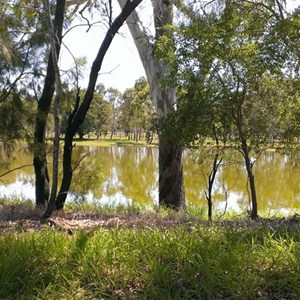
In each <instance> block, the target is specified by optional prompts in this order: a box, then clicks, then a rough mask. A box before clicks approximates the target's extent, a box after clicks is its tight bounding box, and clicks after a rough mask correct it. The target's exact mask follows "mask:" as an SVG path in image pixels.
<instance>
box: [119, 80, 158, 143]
mask: <svg viewBox="0 0 300 300" xmlns="http://www.w3.org/2000/svg"><path fill="white" fill-rule="evenodd" d="M120 111H121V115H120V122H121V124H122V125H123V127H124V129H125V131H127V132H128V134H129V133H130V132H131V131H133V132H134V139H135V140H136V141H138V139H139V138H140V135H141V133H142V132H146V133H147V134H148V135H151V126H152V125H153V124H152V123H153V120H154V116H155V111H154V108H153V105H152V102H151V98H150V89H149V86H148V84H147V81H146V79H145V78H143V77H142V78H140V79H138V80H137V81H136V82H135V85H134V87H133V88H130V89H127V90H125V92H124V94H123V103H122V105H121V107H120ZM128 138H129V136H128ZM150 139H151V136H149V140H150Z"/></svg>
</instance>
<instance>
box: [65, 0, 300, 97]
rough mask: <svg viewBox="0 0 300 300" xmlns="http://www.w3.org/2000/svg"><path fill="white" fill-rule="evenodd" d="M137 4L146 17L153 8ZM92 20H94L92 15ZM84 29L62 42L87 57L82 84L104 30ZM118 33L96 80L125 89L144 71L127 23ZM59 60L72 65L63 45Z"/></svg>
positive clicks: (290, 3)
mask: <svg viewBox="0 0 300 300" xmlns="http://www.w3.org/2000/svg"><path fill="white" fill-rule="evenodd" d="M115 5H117V3H115ZM298 5H300V0H287V8H288V9H292V8H294V7H296V6H298ZM140 6H141V7H140V11H142V12H144V16H143V17H142V18H143V19H145V15H148V18H149V15H150V14H151V10H152V9H151V4H150V3H149V1H147V0H146V2H144V3H143V2H142V4H141V5H140ZM117 8H118V7H117ZM146 18H147V16H146ZM94 20H96V18H95V17H94ZM148 22H149V24H150V21H148ZM86 30H87V27H77V28H75V29H73V30H71V31H70V32H69V33H68V34H67V35H66V36H65V38H64V43H65V44H66V45H67V46H68V48H69V49H70V50H72V54H73V56H74V57H83V56H85V57H86V58H87V65H86V68H85V71H84V74H85V76H84V78H83V79H82V80H81V81H80V83H79V85H80V87H81V88H86V87H87V83H88V77H89V70H90V68H91V66H92V63H93V61H94V59H95V57H96V54H97V52H98V49H99V47H100V45H101V43H102V40H103V38H104V34H105V29H104V27H103V25H102V26H100V25H95V26H94V27H92V28H91V29H90V30H89V31H88V32H86ZM120 33H121V34H117V35H116V36H115V37H114V39H113V42H112V44H111V45H110V47H109V50H108V52H107V54H106V56H105V58H104V61H103V65H102V68H101V70H100V75H99V78H98V83H103V84H104V85H105V87H106V88H109V87H113V88H117V89H118V90H119V91H120V92H124V90H125V89H126V88H131V87H132V86H133V85H134V83H135V81H136V80H137V79H138V78H140V77H141V76H145V72H144V68H143V66H142V64H141V61H140V58H139V55H138V52H137V50H136V47H135V45H134V42H133V40H132V38H131V35H130V33H129V30H128V28H127V25H126V24H124V25H123V26H122V28H121V30H120ZM60 64H61V68H62V69H68V68H69V67H70V66H71V65H74V62H73V58H72V56H71V55H70V54H69V53H68V51H67V49H66V48H64V49H63V50H62V55H61V63H60Z"/></svg>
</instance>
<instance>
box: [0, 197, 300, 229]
mask: <svg viewBox="0 0 300 300" xmlns="http://www.w3.org/2000/svg"><path fill="white" fill-rule="evenodd" d="M39 215H40V213H39V212H37V211H36V210H33V209H32V208H31V207H29V206H28V205H23V204H16V205H11V204H9V205H7V204H3V203H0V234H1V233H6V232H27V231H35V230H42V229H44V228H48V227H49V226H50V227H53V229H57V230H62V231H66V232H67V233H68V234H72V233H73V232H74V231H76V230H79V229H80V230H85V231H87V232H89V231H91V230H93V229H97V228H121V227H129V228H135V227H151V228H162V229H163V228H169V227H172V226H176V225H182V226H188V227H191V228H193V227H194V226H195V225H203V226H211V224H210V223H209V222H207V221H205V220H203V219H200V218H197V217H196V216H193V215H190V214H185V213H175V212H169V213H167V214H160V213H155V212H148V213H141V212H140V211H136V212H134V211H133V212H114V211H112V212H107V211H106V212H103V213H101V212H100V213H99V212H89V211H84V212H83V211H78V210H74V211H68V212H64V211H59V212H54V214H53V215H52V217H51V218H50V219H49V220H47V222H46V223H45V224H41V222H40V219H39ZM214 225H215V226H222V225H226V227H228V226H230V227H231V228H233V229H236V230H241V229H258V228H261V227H267V228H269V229H274V230H275V229H277V228H279V227H293V228H295V227H296V228H297V227H298V228H300V215H298V214H294V215H293V216H290V217H282V218H272V219H267V218H259V219H258V220H256V221H252V220H250V219H247V218H243V219H238V220H237V219H231V220H218V221H215V222H214Z"/></svg>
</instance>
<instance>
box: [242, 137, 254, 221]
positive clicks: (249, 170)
mask: <svg viewBox="0 0 300 300" xmlns="http://www.w3.org/2000/svg"><path fill="white" fill-rule="evenodd" d="M242 151H243V156H244V161H245V166H246V170H247V175H248V179H249V185H250V194H251V204H252V207H251V219H252V220H254V219H257V218H258V208H257V196H256V188H255V180H254V174H253V170H252V169H253V163H251V159H250V155H249V150H248V147H247V144H246V143H245V142H243V145H242Z"/></svg>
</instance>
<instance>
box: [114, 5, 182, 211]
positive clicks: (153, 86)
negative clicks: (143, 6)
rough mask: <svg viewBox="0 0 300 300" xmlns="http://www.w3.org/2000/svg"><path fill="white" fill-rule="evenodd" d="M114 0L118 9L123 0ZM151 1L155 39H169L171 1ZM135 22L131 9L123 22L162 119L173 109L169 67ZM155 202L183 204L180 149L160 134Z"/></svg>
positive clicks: (173, 92)
mask: <svg viewBox="0 0 300 300" xmlns="http://www.w3.org/2000/svg"><path fill="white" fill-rule="evenodd" d="M118 2H119V4H120V6H121V8H122V7H123V6H124V5H125V2H126V0H118ZM152 3H153V15H154V21H155V30H156V40H157V39H159V38H160V37H163V36H167V37H168V38H172V32H170V31H169V30H168V29H167V27H168V26H167V25H171V24H172V22H173V13H172V12H173V1H168V0H152ZM138 24H140V20H139V17H138V15H137V13H136V12H133V13H132V14H131V15H130V16H129V18H128V19H127V25H128V28H129V30H130V32H131V35H132V37H133V40H134V42H135V45H136V47H137V50H138V52H139V56H140V59H141V61H142V64H143V66H144V69H145V73H146V76H147V81H148V83H149V85H150V90H151V94H152V102H153V105H154V107H155V110H156V112H157V115H158V118H165V117H166V116H168V114H169V113H171V112H172V111H174V109H175V104H176V93H175V87H174V86H170V85H168V84H167V76H168V75H169V72H170V66H169V65H167V63H166V62H164V61H163V60H161V59H156V58H155V56H154V45H153V44H152V43H151V42H150V40H151V39H150V37H149V36H148V35H147V34H146V32H145V31H143V30H142V29H141V27H140V26H139V25H138ZM159 204H160V205H162V206H166V207H171V208H173V209H180V208H181V207H184V206H185V195H184V185H183V172H182V149H181V147H180V146H179V145H178V144H177V143H176V142H175V141H172V140H170V139H169V138H168V137H167V136H164V135H163V134H162V135H160V136H159Z"/></svg>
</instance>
